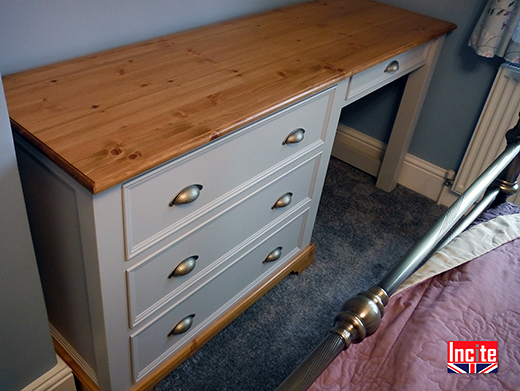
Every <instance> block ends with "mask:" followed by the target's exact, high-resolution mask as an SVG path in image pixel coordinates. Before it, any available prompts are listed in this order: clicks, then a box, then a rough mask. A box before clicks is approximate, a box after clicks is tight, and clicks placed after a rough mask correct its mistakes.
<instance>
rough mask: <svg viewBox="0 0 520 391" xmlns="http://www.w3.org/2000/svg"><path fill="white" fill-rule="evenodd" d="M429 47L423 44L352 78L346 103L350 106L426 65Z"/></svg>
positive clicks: (427, 44)
mask: <svg viewBox="0 0 520 391" xmlns="http://www.w3.org/2000/svg"><path fill="white" fill-rule="evenodd" d="M429 47H430V44H429V43H426V44H423V45H421V46H418V47H416V48H413V49H411V50H408V51H407V52H405V53H402V54H400V55H398V56H396V57H394V58H392V59H390V60H387V61H384V62H382V63H380V64H377V65H375V66H373V67H372V68H369V69H367V70H366V71H363V72H361V73H358V74H356V75H354V76H352V80H351V81H350V85H349V88H348V92H347V96H346V102H347V103H348V104H350V103H352V102H354V101H356V100H358V99H360V98H362V97H364V96H366V95H368V94H369V93H371V92H373V91H375V90H377V89H378V88H381V87H382V86H384V85H386V84H388V83H390V82H392V81H394V80H396V79H398V78H399V77H401V76H403V75H406V74H407V73H410V72H411V71H413V70H415V69H417V68H419V67H421V66H422V65H424V64H425V63H426V58H427V56H428V50H429Z"/></svg>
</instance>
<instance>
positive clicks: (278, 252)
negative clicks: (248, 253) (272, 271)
mask: <svg viewBox="0 0 520 391" xmlns="http://www.w3.org/2000/svg"><path fill="white" fill-rule="evenodd" d="M281 256H282V247H281V246H280V247H276V248H275V249H274V250H273V251H271V252H270V253H269V255H267V257H265V259H264V261H263V262H262V263H269V262H274V261H277V260H279V259H280V257H281Z"/></svg>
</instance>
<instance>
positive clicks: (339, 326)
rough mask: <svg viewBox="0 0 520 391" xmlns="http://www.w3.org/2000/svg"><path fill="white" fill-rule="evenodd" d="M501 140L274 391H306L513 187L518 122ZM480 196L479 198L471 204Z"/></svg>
mask: <svg viewBox="0 0 520 391" xmlns="http://www.w3.org/2000/svg"><path fill="white" fill-rule="evenodd" d="M506 139H507V148H506V149H505V151H504V152H502V154H500V156H499V157H497V158H496V159H495V161H494V162H493V163H492V164H491V165H490V166H489V167H488V168H487V169H486V170H485V171H484V172H483V173H482V174H481V175H480V176H479V177H478V178H477V179H476V180H475V182H473V184H472V185H471V186H470V187H469V188H468V189H467V190H466V191H465V192H464V194H462V195H461V196H460V197H459V199H458V200H457V201H456V202H455V203H454V204H453V205H452V206H451V207H449V208H448V210H447V211H446V212H445V213H444V214H443V215H442V216H441V218H440V219H439V220H438V221H437V222H436V223H435V224H434V225H433V226H432V227H431V228H430V229H429V230H428V231H427V232H426V234H424V235H423V236H422V238H421V239H420V240H419V241H418V242H417V243H416V244H415V245H414V246H412V248H410V250H408V252H407V253H406V254H405V255H404V257H403V258H402V259H401V261H400V262H399V263H398V264H397V265H396V266H395V267H394V268H393V269H392V270H390V271H389V272H388V273H387V274H386V276H385V277H384V278H383V279H382V280H381V281H380V282H379V284H377V285H376V286H375V287H372V288H370V289H369V290H367V291H364V292H361V293H359V294H358V295H356V296H354V297H352V298H351V299H349V300H347V301H346V302H345V304H343V306H342V307H341V311H340V313H339V314H338V315H337V316H336V318H335V320H334V327H333V329H332V330H331V332H330V333H329V334H328V336H326V337H325V339H324V340H323V341H322V342H321V343H320V345H319V346H318V347H317V348H316V349H314V351H313V352H312V353H311V354H310V355H309V356H308V357H307V358H306V359H305V361H304V362H303V363H301V364H300V366H299V367H298V368H296V370H295V371H294V372H293V373H292V374H291V375H290V376H289V377H288V378H287V379H285V381H284V382H283V383H282V384H281V385H280V386H279V387H278V388H277V391H300V390H301V391H303V390H307V389H308V388H309V387H310V386H311V385H312V383H313V382H314V381H315V380H316V379H317V378H318V377H319V375H320V374H321V373H322V372H323V370H325V368H327V366H328V365H329V364H330V363H331V362H332V361H333V360H334V359H335V358H336V356H337V355H338V354H339V353H340V352H341V351H342V350H344V349H347V348H348V347H349V345H350V344H351V343H359V342H361V341H362V340H363V339H364V338H365V337H367V336H369V335H371V334H373V333H374V332H375V331H376V330H377V328H378V327H379V324H380V322H381V318H382V317H383V315H384V307H385V306H386V304H387V302H388V298H389V297H390V296H391V295H392V293H394V292H395V290H396V289H397V288H398V287H399V286H400V285H401V284H402V283H403V282H404V281H405V280H406V279H407V278H408V277H409V276H410V275H411V274H412V273H413V272H414V271H415V270H416V269H417V268H418V267H419V266H420V265H421V264H422V263H423V262H425V261H426V260H427V259H428V258H429V257H430V256H431V255H432V254H433V252H435V251H436V250H438V249H439V248H441V247H443V246H444V245H446V244H447V243H449V242H450V241H451V240H452V239H453V238H454V237H455V236H456V235H457V234H459V233H460V232H462V231H463V230H464V229H465V228H467V226H468V225H469V224H471V222H472V221H473V220H475V218H477V217H478V216H479V215H480V213H482V212H483V211H484V210H485V209H487V208H488V207H489V206H490V205H493V204H498V203H500V202H504V201H505V200H506V199H507V197H509V196H510V195H512V194H514V193H515V192H516V191H517V190H518V187H519V186H518V183H517V178H518V176H519V174H520V155H519V154H520V121H519V122H518V123H517V124H516V126H515V127H514V128H512V129H511V130H509V131H508V132H507V135H506ZM482 194H484V196H483V197H482V199H481V200H480V202H478V203H477V204H476V205H475V203H476V202H477V201H478V200H479V199H480V197H481V196H482ZM468 211H469V212H468Z"/></svg>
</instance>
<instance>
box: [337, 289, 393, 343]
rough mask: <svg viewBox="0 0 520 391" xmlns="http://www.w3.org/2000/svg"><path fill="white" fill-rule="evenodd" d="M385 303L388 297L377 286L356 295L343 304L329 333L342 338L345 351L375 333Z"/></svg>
mask: <svg viewBox="0 0 520 391" xmlns="http://www.w3.org/2000/svg"><path fill="white" fill-rule="evenodd" d="M387 303H388V295H387V294H386V292H385V291H384V290H383V289H382V288H380V287H378V286H375V287H372V288H370V289H369V290H367V291H364V292H361V293H358V294H357V295H356V296H354V297H352V298H350V299H349V300H347V301H346V302H345V304H343V306H342V307H341V312H340V313H339V314H338V315H337V316H336V319H335V320H334V326H335V327H334V328H333V329H332V330H331V331H332V332H333V333H336V334H338V335H340V336H341V338H343V340H344V341H345V349H346V348H348V347H349V345H350V344H351V343H359V342H361V341H362V340H363V339H365V337H367V336H369V335H372V334H374V333H375V332H376V330H377V329H378V327H379V325H380V324H381V318H382V317H383V315H384V312H385V305H386V304H387Z"/></svg>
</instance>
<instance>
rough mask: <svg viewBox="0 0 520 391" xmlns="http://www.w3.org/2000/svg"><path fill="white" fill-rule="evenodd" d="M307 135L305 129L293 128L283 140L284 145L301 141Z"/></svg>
mask: <svg viewBox="0 0 520 391" xmlns="http://www.w3.org/2000/svg"><path fill="white" fill-rule="evenodd" d="M304 137H305V129H303V128H298V129H295V130H293V131H292V132H291V133H289V135H288V136H287V137H286V138H285V139H284V140H283V142H282V145H285V144H297V143H299V142H300V141H303V139H304Z"/></svg>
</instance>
